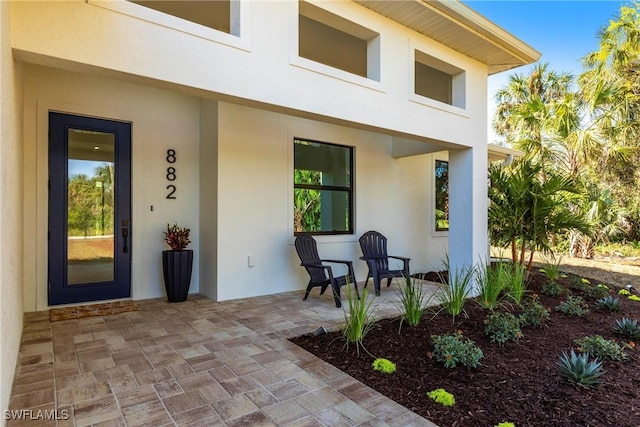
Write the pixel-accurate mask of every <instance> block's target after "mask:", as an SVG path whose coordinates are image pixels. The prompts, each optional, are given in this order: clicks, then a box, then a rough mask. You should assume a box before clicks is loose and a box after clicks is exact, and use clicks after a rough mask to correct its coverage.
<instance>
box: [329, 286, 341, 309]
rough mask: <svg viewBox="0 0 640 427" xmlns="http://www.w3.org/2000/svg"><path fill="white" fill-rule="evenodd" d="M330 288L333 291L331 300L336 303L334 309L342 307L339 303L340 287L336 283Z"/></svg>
mask: <svg viewBox="0 0 640 427" xmlns="http://www.w3.org/2000/svg"><path fill="white" fill-rule="evenodd" d="M331 288H332V290H333V300H334V301H335V303H336V307H337V308H340V307H342V302H341V301H340V285H338V284H337V283H335V282H333V283H332V284H331Z"/></svg>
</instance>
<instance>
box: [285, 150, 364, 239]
mask: <svg viewBox="0 0 640 427" xmlns="http://www.w3.org/2000/svg"><path fill="white" fill-rule="evenodd" d="M293 178H294V180H293V182H294V184H293V200H294V203H293V230H294V234H297V233H300V232H309V233H313V234H352V233H353V148H352V147H346V146H343V145H336V144H329V143H325V142H318V141H311V140H305V139H299V138H296V139H294V177H293Z"/></svg>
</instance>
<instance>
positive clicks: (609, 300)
mask: <svg viewBox="0 0 640 427" xmlns="http://www.w3.org/2000/svg"><path fill="white" fill-rule="evenodd" d="M596 307H598V308H599V309H600V310H606V311H611V312H613V311H620V298H618V297H617V296H615V295H607V296H606V297H603V298H600V299H599V300H598V301H596Z"/></svg>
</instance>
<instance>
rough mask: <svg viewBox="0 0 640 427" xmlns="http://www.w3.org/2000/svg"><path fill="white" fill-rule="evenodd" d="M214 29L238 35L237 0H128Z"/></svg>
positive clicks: (238, 11)
mask: <svg viewBox="0 0 640 427" xmlns="http://www.w3.org/2000/svg"><path fill="white" fill-rule="evenodd" d="M129 1H131V2H132V3H136V4H139V5H140V6H144V7H148V8H149V9H154V10H157V11H159V12H163V13H166V14H168V15H172V16H175V17H178V18H182V19H186V20H187V21H191V22H195V23H196V24H200V25H204V26H205V27H209V28H213V29H214V30H218V31H222V32H225V33H227V34H232V35H234V36H240V4H239V3H240V2H239V1H238V0H129Z"/></svg>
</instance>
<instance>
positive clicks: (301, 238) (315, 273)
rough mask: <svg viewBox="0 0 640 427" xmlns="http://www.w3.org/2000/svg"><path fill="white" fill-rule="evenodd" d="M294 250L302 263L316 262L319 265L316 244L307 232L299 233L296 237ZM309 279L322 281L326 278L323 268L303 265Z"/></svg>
mask: <svg viewBox="0 0 640 427" xmlns="http://www.w3.org/2000/svg"><path fill="white" fill-rule="evenodd" d="M294 245H295V247H296V252H297V253H298V257H299V258H300V261H301V262H302V263H304V264H318V265H320V255H318V245H317V244H316V240H315V239H314V238H313V237H312V236H311V234H309V233H300V234H298V236H297V237H296V240H295V242H294ZM305 268H306V269H307V272H308V273H309V276H311V280H313V281H322V280H326V279H327V274H326V271H325V269H324V268H316V267H309V266H305Z"/></svg>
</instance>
